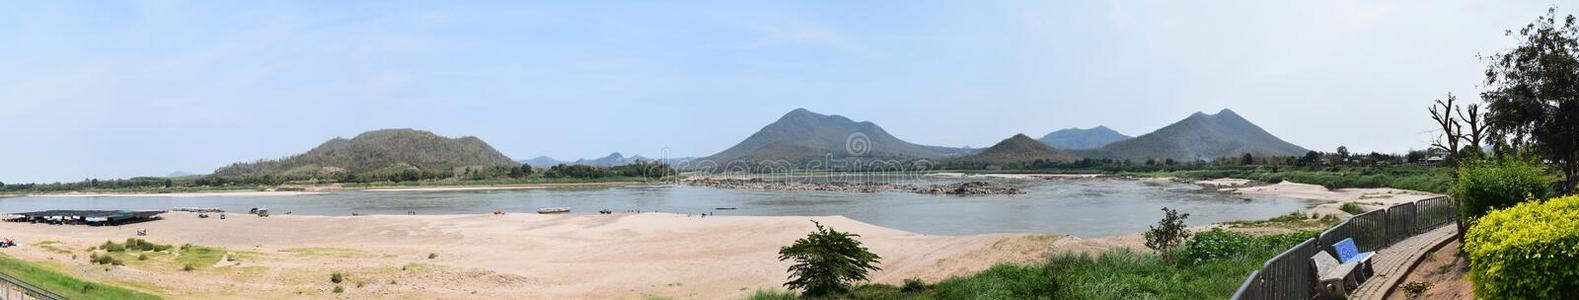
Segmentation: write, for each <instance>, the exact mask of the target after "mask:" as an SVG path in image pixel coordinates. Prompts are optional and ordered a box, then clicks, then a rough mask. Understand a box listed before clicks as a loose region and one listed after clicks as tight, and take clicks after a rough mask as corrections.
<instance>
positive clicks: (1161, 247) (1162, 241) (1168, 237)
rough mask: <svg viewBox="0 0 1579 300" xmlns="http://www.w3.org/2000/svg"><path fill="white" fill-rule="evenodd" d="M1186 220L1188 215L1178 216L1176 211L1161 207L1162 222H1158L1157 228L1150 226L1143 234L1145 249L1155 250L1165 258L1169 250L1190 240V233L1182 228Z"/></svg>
mask: <svg viewBox="0 0 1579 300" xmlns="http://www.w3.org/2000/svg"><path fill="white" fill-rule="evenodd" d="M1188 218H1190V214H1188V213H1184V214H1180V213H1179V211H1177V210H1173V209H1171V208H1167V207H1163V208H1162V220H1158V221H1157V226H1151V229H1150V230H1147V231H1146V233H1144V234H1143V235H1144V236H1145V237H1146V248H1151V249H1152V250H1157V252H1159V253H1162V255H1163V256H1164V257H1167V256H1168V255H1169V252H1170V250H1173V248H1175V247H1178V246H1179V245H1182V244H1184V241H1185V240H1188V239H1190V231H1189V230H1185V227H1184V219H1188Z"/></svg>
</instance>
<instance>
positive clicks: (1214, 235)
mask: <svg viewBox="0 0 1579 300" xmlns="http://www.w3.org/2000/svg"><path fill="white" fill-rule="evenodd" d="M1259 247H1260V245H1258V243H1256V238H1255V237H1252V236H1250V235H1248V234H1243V233H1238V232H1232V231H1226V230H1223V229H1222V228H1212V230H1211V231H1206V232H1201V233H1197V234H1195V238H1193V239H1190V242H1189V243H1186V244H1184V247H1183V248H1181V249H1179V251H1178V254H1177V255H1175V256H1174V258H1175V259H1176V260H1177V261H1178V262H1181V263H1186V264H1200V263H1204V262H1208V261H1213V260H1218V259H1223V258H1230V257H1239V256H1243V255H1244V254H1245V253H1248V252H1250V251H1254V250H1256V248H1259Z"/></svg>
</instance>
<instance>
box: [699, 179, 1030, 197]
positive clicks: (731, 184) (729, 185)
mask: <svg viewBox="0 0 1579 300" xmlns="http://www.w3.org/2000/svg"><path fill="white" fill-rule="evenodd" d="M685 183H686V184H690V185H694V186H705V187H712V188H723V189H750V190H779V191H826V192H859V193H876V192H884V191H902V192H911V193H917V194H939V195H1012V194H1024V193H1025V190H1024V189H1021V188H1020V187H1018V186H1013V185H1007V184H1001V183H992V182H986V181H970V182H961V183H954V184H927V185H917V184H890V183H847V182H787V181H773V180H763V179H691V180H687V181H685Z"/></svg>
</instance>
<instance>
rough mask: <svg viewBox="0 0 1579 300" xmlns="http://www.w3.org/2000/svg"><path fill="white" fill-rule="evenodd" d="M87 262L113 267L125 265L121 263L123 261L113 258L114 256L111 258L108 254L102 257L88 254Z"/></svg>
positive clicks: (96, 254)
mask: <svg viewBox="0 0 1579 300" xmlns="http://www.w3.org/2000/svg"><path fill="white" fill-rule="evenodd" d="M88 261H90V262H93V263H95V264H101V265H115V266H122V265H126V262H123V261H121V259H119V258H115V256H111V255H110V254H108V253H106V254H104V255H99V254H98V253H94V254H90V255H89V256H88Z"/></svg>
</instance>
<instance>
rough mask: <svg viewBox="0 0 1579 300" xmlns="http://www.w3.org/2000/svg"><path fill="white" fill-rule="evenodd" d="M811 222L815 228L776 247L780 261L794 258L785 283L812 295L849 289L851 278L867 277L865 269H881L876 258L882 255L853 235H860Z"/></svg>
mask: <svg viewBox="0 0 1579 300" xmlns="http://www.w3.org/2000/svg"><path fill="white" fill-rule="evenodd" d="M812 224H816V225H817V229H816V230H815V231H812V232H811V233H810V234H807V235H806V237H804V238H801V239H799V240H795V243H793V244H790V245H789V246H784V247H783V248H779V261H794V264H792V265H790V267H789V273H790V281H789V282H785V283H784V286H785V287H788V288H790V289H794V290H801V291H802V293H803V294H806V295H807V296H811V297H819V296H824V295H832V294H838V293H843V292H845V291H848V290H849V288H850V283H852V282H861V281H866V274H867V273H868V272H870V271H876V270H881V268H878V267H877V261H878V260H879V259H882V257H878V256H877V254H874V253H872V251H870V250H868V249H867V248H866V246H863V245H861V241H858V240H856V239H855V238H858V237H860V235H858V234H853V233H849V232H839V231H836V230H833V229H832V228H828V227H824V226H822V224H821V223H817V222H816V221H812Z"/></svg>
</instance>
